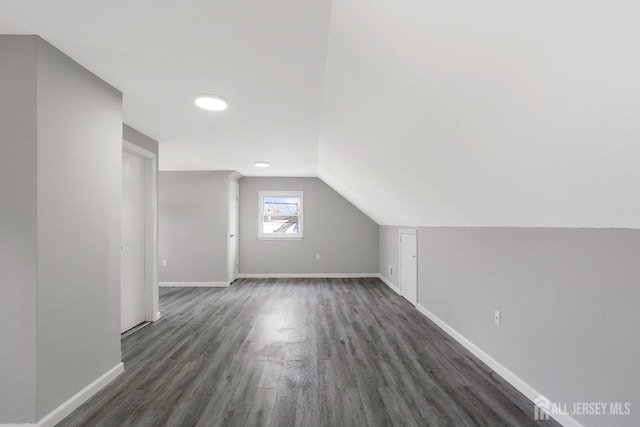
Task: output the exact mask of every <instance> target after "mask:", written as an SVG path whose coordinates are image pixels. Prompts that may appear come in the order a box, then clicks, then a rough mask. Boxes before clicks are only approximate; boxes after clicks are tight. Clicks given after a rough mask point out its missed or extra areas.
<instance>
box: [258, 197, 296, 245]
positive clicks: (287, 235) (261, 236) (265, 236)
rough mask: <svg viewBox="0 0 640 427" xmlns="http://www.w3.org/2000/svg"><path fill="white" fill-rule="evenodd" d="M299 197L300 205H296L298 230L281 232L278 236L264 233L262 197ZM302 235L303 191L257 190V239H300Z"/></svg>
mask: <svg viewBox="0 0 640 427" xmlns="http://www.w3.org/2000/svg"><path fill="white" fill-rule="evenodd" d="M274 196H275V197H279V196H285V197H299V198H300V206H299V207H298V232H297V233H295V234H294V233H282V234H280V235H278V236H274V235H272V234H264V233H263V230H262V226H263V225H264V198H265V197H274ZM303 237H304V191H302V190H295V191H290V190H287V191H273V190H268V191H265V190H261V191H258V240H302V239H303Z"/></svg>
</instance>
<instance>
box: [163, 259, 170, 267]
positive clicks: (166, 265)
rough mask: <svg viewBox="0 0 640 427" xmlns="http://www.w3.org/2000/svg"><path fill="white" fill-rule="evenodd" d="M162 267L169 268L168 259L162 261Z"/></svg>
mask: <svg viewBox="0 0 640 427" xmlns="http://www.w3.org/2000/svg"><path fill="white" fill-rule="evenodd" d="M162 266H163V267H168V266H169V261H168V260H166V259H163V260H162Z"/></svg>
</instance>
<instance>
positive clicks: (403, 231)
mask: <svg viewBox="0 0 640 427" xmlns="http://www.w3.org/2000/svg"><path fill="white" fill-rule="evenodd" d="M403 234H413V235H415V236H416V306H417V305H418V259H417V255H418V230H417V229H416V228H401V229H400V230H399V232H398V278H399V279H400V280H399V284H398V286H399V288H400V295H404V292H403V289H402V282H403V280H402V235H403Z"/></svg>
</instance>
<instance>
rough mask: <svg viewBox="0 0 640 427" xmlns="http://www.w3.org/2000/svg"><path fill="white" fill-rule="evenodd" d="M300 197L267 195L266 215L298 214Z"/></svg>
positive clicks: (265, 199)
mask: <svg viewBox="0 0 640 427" xmlns="http://www.w3.org/2000/svg"><path fill="white" fill-rule="evenodd" d="M299 206H300V197H265V198H264V214H265V215H273V214H275V215H298V207H299Z"/></svg>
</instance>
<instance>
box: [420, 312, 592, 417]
mask: <svg viewBox="0 0 640 427" xmlns="http://www.w3.org/2000/svg"><path fill="white" fill-rule="evenodd" d="M416 308H417V309H418V311H419V312H420V313H422V314H423V315H424V316H426V317H427V318H428V319H430V320H431V321H432V322H433V323H435V324H436V325H438V326H439V327H440V328H441V329H442V330H443V331H445V332H446V333H447V335H449V336H450V337H451V338H453V339H454V340H456V341H458V342H459V343H460V344H462V346H463V347H465V348H466V349H467V350H469V351H470V352H471V353H473V354H474V355H475V356H476V357H477V358H478V359H480V360H482V361H483V362H484V363H485V364H486V365H487V366H489V367H490V368H491V369H493V370H494V371H495V372H496V373H497V374H498V375H500V376H501V377H502V378H504V379H505V380H506V381H507V382H508V383H509V384H511V385H512V386H514V387H515V388H516V389H517V390H518V391H519V392H520V393H522V394H524V395H525V396H526V397H527V398H528V399H529V400H531V401H532V402H533V401H534V400H536V399H537V398H538V397H540V396H542V394H541V393H538V392H537V391H536V390H535V389H534V388H533V387H531V386H530V385H529V384H527V383H526V382H525V381H524V380H522V378H520V377H518V376H517V375H516V374H514V373H513V372H511V371H510V370H509V369H507V368H506V367H505V366H504V365H502V364H501V363H500V362H498V361H497V360H495V359H494V358H493V357H491V356H489V355H488V354H487V353H485V352H484V351H482V350H481V349H480V348H478V347H477V346H476V345H475V344H473V343H472V342H471V341H469V340H468V339H466V338H465V337H464V336H462V335H461V334H460V333H459V332H458V331H456V330H455V329H453V328H452V327H451V326H449V325H448V324H447V323H445V322H444V321H443V320H442V319H440V318H439V317H438V316H436V315H435V314H433V313H432V312H430V311H429V310H427V309H426V308H425V307H424V306H422V305H420V304H418V305H416ZM532 411H533V407H532ZM531 416H532V417H533V412H532V413H531ZM553 418H554V419H555V420H556V421H558V422H559V423H560V424H562V425H563V426H565V427H583V426H582V424H580V423H579V422H578V421H576V420H575V419H574V418H573V417H571V415H569V414H557V415H554V417H553Z"/></svg>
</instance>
